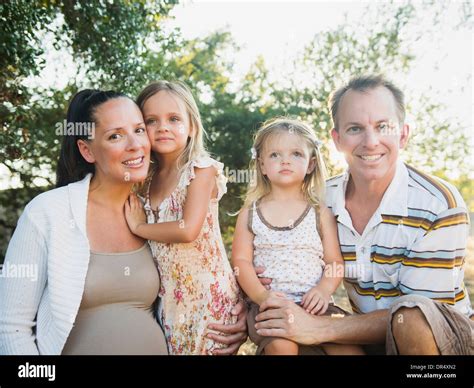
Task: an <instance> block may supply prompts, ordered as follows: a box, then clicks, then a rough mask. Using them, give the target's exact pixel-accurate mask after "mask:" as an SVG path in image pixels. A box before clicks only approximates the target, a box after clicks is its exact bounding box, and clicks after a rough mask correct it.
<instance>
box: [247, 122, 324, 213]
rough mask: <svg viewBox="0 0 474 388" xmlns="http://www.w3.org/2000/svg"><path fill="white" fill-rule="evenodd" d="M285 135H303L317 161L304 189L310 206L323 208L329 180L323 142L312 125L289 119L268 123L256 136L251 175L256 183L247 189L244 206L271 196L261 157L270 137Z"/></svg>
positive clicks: (304, 183) (307, 176) (252, 181)
mask: <svg viewBox="0 0 474 388" xmlns="http://www.w3.org/2000/svg"><path fill="white" fill-rule="evenodd" d="M281 133H293V134H296V135H298V136H300V137H301V139H302V140H303V141H304V142H305V143H306V145H307V147H308V149H309V151H310V158H315V163H316V165H315V168H314V169H313V171H312V172H311V173H309V174H306V176H305V178H304V180H303V184H302V187H301V190H302V192H303V195H304V197H305V199H306V200H307V201H308V203H310V204H311V205H312V206H314V207H316V208H319V206H320V205H321V204H323V203H324V192H325V180H326V166H325V164H324V161H323V159H322V157H321V152H320V151H319V147H320V143H319V141H318V139H317V138H316V135H315V134H314V131H313V129H312V128H311V127H310V126H309V125H308V124H306V123H304V122H302V121H299V120H294V119H290V118H286V117H276V118H273V119H271V120H267V121H266V122H265V123H263V125H262V127H261V128H260V129H259V130H258V131H257V133H256V134H255V139H254V142H253V147H252V160H251V162H250V171H251V174H250V176H251V177H252V180H251V183H250V185H249V187H248V189H247V194H246V196H245V201H244V206H243V207H244V208H246V207H250V206H251V204H252V203H253V202H254V201H258V200H259V199H260V198H263V197H264V196H265V195H267V194H269V193H270V191H271V184H270V181H269V179H268V178H267V177H266V176H265V175H263V173H262V170H261V167H260V162H259V158H260V156H261V155H262V151H263V148H264V147H265V145H266V144H268V141H269V140H270V138H271V137H273V136H275V135H277V134H281Z"/></svg>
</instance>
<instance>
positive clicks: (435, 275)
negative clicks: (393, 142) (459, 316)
mask: <svg viewBox="0 0 474 388" xmlns="http://www.w3.org/2000/svg"><path fill="white" fill-rule="evenodd" d="M348 180H349V172H348V171H346V172H345V173H344V174H341V175H338V176H336V177H333V178H331V179H329V180H328V181H327V182H326V190H327V192H326V196H327V205H328V207H329V208H331V210H332V212H333V213H334V215H335V217H336V219H337V225H338V234H339V242H340V244H341V252H342V255H343V258H344V264H345V276H344V285H345V288H346V290H347V293H348V296H349V300H350V303H351V306H352V309H353V311H354V312H356V313H367V312H371V311H374V310H378V309H386V308H389V307H390V306H391V304H392V303H393V302H395V301H396V300H397V299H398V297H400V296H402V295H406V294H419V295H424V296H427V297H428V298H431V299H434V300H437V301H440V302H444V303H448V304H450V305H452V306H454V307H456V308H457V309H458V310H459V311H461V312H462V313H463V314H466V315H468V316H470V315H472V314H473V310H472V308H471V303H470V300H469V295H468V293H467V290H466V287H465V285H464V282H463V279H464V261H465V256H466V244H467V237H468V234H469V216H468V211H467V208H466V204H465V203H464V201H463V199H462V197H461V195H460V194H459V192H458V191H457V190H456V188H454V187H453V186H452V185H450V184H449V183H447V182H445V181H443V180H441V179H439V178H434V177H431V176H429V175H427V174H424V173H422V172H420V171H418V170H416V169H414V168H412V167H410V166H408V165H406V164H404V163H403V162H401V161H399V162H398V163H397V169H396V173H395V176H394V178H393V180H392V182H391V183H390V185H389V187H388V188H387V190H386V192H385V194H384V196H383V198H382V201H381V203H380V205H379V207H378V209H377V210H376V211H375V213H374V214H373V216H372V218H371V219H370V221H369V222H368V224H367V226H366V227H365V230H364V232H363V234H362V235H360V234H359V233H358V232H357V231H356V230H355V229H354V227H353V225H352V220H351V217H350V215H349V213H348V211H347V210H346V207H345V191H346V186H347V182H348Z"/></svg>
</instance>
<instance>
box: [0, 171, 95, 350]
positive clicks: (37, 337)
mask: <svg viewBox="0 0 474 388" xmlns="http://www.w3.org/2000/svg"><path fill="white" fill-rule="evenodd" d="M91 176H92V175H91V174H88V175H87V176H86V177H85V178H84V179H83V180H82V181H80V182H75V183H72V184H70V185H68V186H67V187H60V188H58V189H54V190H50V191H47V192H45V193H43V194H40V195H38V196H37V197H36V198H34V199H33V200H32V201H31V202H30V203H29V204H28V205H27V206H26V207H25V210H24V212H23V214H22V215H21V217H20V219H19V221H18V225H17V228H16V230H15V233H14V234H13V237H12V239H11V241H10V244H9V246H8V250H7V254H6V258H5V263H4V267H3V268H4V270H3V273H2V276H1V277H0V354H28V355H29V354H53V355H59V354H61V352H62V349H63V347H64V344H65V343H66V339H67V337H68V336H69V333H70V332H71V329H72V326H73V323H74V321H75V319H76V315H77V312H78V310H79V306H80V304H81V299H82V294H83V292H84V284H85V279H86V275H87V269H88V265H89V257H90V247H89V240H88V239H87V233H86V211H87V196H88V193H89V183H90V180H91ZM25 264H27V265H28V267H23V268H29V270H30V271H31V270H33V271H34V272H31V273H30V275H31V274H35V276H29V277H25V276H23V277H19V276H17V274H15V269H16V270H20V268H21V266H22V265H25ZM7 270H8V271H7ZM36 275H37V278H36Z"/></svg>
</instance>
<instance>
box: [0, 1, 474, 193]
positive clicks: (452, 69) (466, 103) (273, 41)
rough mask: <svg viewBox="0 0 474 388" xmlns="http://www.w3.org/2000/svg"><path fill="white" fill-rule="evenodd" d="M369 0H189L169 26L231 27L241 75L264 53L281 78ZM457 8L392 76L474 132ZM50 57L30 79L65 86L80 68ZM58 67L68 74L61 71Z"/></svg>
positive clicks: (467, 38) (467, 44) (199, 32)
mask: <svg viewBox="0 0 474 388" xmlns="http://www.w3.org/2000/svg"><path fill="white" fill-rule="evenodd" d="M366 6H367V3H366V2H360V1H352V2H347V1H345V2H340V1H332V2H327V1H324V2H323V1H312V2H277V1H261V2H247V1H239V2H236V1H234V2H229V1H219V2H210V1H192V2H191V1H183V2H182V3H181V4H179V5H178V6H175V7H174V8H173V10H172V13H171V15H172V16H173V17H174V19H172V20H170V21H169V22H167V23H168V28H175V27H179V28H180V29H181V32H182V34H183V36H184V37H185V38H196V37H203V36H205V35H207V34H209V33H211V32H212V31H215V30H218V29H221V30H228V31H230V32H231V34H232V36H233V38H234V40H235V41H236V43H237V44H238V45H239V46H240V47H241V50H240V51H239V52H237V53H235V56H234V58H233V59H234V60H235V63H236V65H235V67H234V80H235V82H238V80H239V79H241V77H242V76H243V75H244V74H245V73H246V72H247V71H248V70H249V68H250V66H251V65H252V63H254V61H255V60H256V59H257V56H258V55H262V56H263V57H264V59H265V62H266V64H267V66H268V67H269V69H270V76H271V77H272V79H278V77H280V76H281V75H282V74H285V73H286V72H288V70H289V69H290V70H291V63H292V61H293V59H294V58H295V57H296V56H298V55H299V54H301V50H302V49H303V48H304V47H305V46H306V45H307V44H308V43H309V42H310V41H311V39H312V38H313V37H314V35H315V34H316V33H318V32H320V31H325V30H328V29H330V28H332V27H336V26H337V25H339V24H341V23H342V22H343V21H344V15H345V14H347V20H348V21H349V22H357V23H359V24H360V25H361V27H362V28H363V23H364V11H365V9H366ZM456 12H457V8H456V7H449V8H448V9H447V10H446V12H445V14H444V16H443V17H444V19H443V20H444V22H443V23H442V24H441V25H440V26H439V27H438V28H439V29H440V30H441V33H438V34H437V39H436V40H433V39H423V37H422V38H421V39H420V40H419V41H418V42H416V43H415V46H414V47H415V54H416V60H415V62H414V65H413V66H412V68H411V70H410V72H409V74H408V76H403V77H400V76H399V75H396V74H394V75H391V76H392V79H393V80H394V81H395V82H396V83H397V84H399V85H400V86H402V88H403V89H404V90H405V92H406V94H407V100H409V99H410V95H411V93H413V95H419V94H420V93H422V92H423V91H427V90H430V89H429V88H431V90H430V93H432V95H433V96H434V97H435V98H433V99H434V100H435V101H439V102H441V103H444V104H445V105H446V106H447V108H446V110H445V114H446V115H447V116H448V117H453V118H458V119H460V120H461V121H462V122H463V123H465V127H466V128H467V129H466V130H467V131H468V132H469V134H471V133H472V123H473V121H474V118H473V112H474V109H473V108H474V106H473V88H472V71H473V66H472V65H473V36H472V31H468V29H467V28H463V29H459V30H455V29H454V25H450V23H453V24H454V22H451V21H452V20H456V21H457V14H456ZM426 19H427V18H423V17H421V18H420V19H419V20H418V23H419V26H418V27H420V26H421V27H422V26H423V23H427V26H428V28H432V22H431V21H430V20H426ZM46 63H47V65H46V68H45V69H44V70H43V71H42V72H41V74H40V76H39V77H36V78H33V79H29V80H28V81H27V82H28V84H30V85H47V86H56V87H58V88H62V87H64V86H65V84H66V83H67V79H68V77H72V76H73V75H75V73H76V72H77V68H76V66H75V65H74V62H73V60H72V57H71V56H68V55H65V53H63V52H55V51H53V50H50V51H49V52H48V53H47V56H46ZM58 73H59V74H61V75H62V77H58V76H57V74H58ZM470 76H471V77H470ZM414 124H415V127H416V123H414ZM18 183H19V182H15V180H11V179H10V178H9V177H8V176H7V171H6V170H5V169H2V168H1V166H0V189H3V188H6V187H8V186H10V187H15V186H17V185H18Z"/></svg>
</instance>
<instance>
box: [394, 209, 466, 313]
mask: <svg viewBox="0 0 474 388" xmlns="http://www.w3.org/2000/svg"><path fill="white" fill-rule="evenodd" d="M468 234H469V216H468V214H467V211H466V209H465V208H463V207H455V208H450V209H447V210H445V211H444V212H442V213H440V214H439V215H438V216H437V217H436V219H435V220H434V221H433V222H432V223H431V225H430V227H429V228H428V230H427V231H426V233H425V234H424V235H423V237H421V238H420V239H419V240H418V241H416V242H415V243H414V245H413V246H412V247H411V249H410V250H409V251H407V253H406V255H405V257H404V258H403V261H402V266H401V268H400V278H399V281H400V283H399V286H400V290H401V291H402V293H404V294H420V295H423V296H426V297H428V298H431V299H434V300H438V301H440V302H444V303H448V304H451V305H455V304H457V303H458V302H461V301H462V300H463V299H464V298H465V297H466V296H467V293H466V290H465V287H464V284H463V278H464V261H465V256H466V244H467V237H468Z"/></svg>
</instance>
